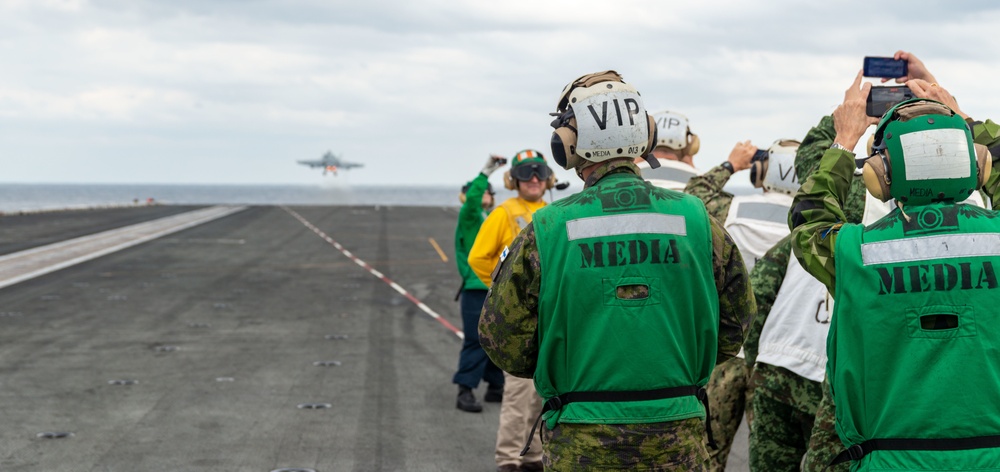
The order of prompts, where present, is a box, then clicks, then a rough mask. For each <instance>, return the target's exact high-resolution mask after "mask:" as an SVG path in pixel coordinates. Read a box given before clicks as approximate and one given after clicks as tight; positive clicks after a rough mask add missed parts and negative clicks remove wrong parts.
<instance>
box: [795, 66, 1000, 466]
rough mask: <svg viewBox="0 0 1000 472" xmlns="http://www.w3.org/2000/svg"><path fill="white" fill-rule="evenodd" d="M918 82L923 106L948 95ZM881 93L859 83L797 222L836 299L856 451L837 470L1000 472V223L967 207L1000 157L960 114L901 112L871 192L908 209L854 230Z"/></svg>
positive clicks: (840, 373)
mask: <svg viewBox="0 0 1000 472" xmlns="http://www.w3.org/2000/svg"><path fill="white" fill-rule="evenodd" d="M907 85H908V86H909V87H910V88H911V90H913V91H914V94H915V95H917V96H924V95H927V93H925V92H926V90H927V89H930V88H938V89H940V87H938V86H937V84H936V83H935V84H931V83H927V82H924V81H922V80H920V79H913V80H910V81H908V82H907ZM869 89H870V84H864V85H863V86H861V73H858V75H857V77H856V78H855V80H854V83H853V84H852V85H851V87H849V88H848V89H847V92H846V93H845V96H844V102H843V103H842V104H841V105H840V106H838V107H837V109H836V111H834V125H835V127H836V137H835V139H834V144H833V146H831V148H830V149H829V150H827V151H826V152H825V153H824V155H823V159H822V161H821V162H820V167H819V170H818V171H817V172H815V173H814V174H812V175H811V176H810V177H809V178H808V179H807V180H806V181H805V182H804V183H803V185H802V188H801V189H800V191H799V193H798V194H797V195H796V197H795V203H794V206H793V211H792V213H791V214H790V216H789V224H790V226H791V228H792V239H793V248H794V250H795V253H796V256H797V257H798V258H799V259H800V261H801V262H802V265H803V267H805V268H806V270H808V271H809V272H810V273H812V274H813V275H814V276H815V277H816V278H817V279H819V280H820V281H822V282H823V283H825V284H826V285H827V287H829V289H830V292H831V293H834V295H835V298H836V300H837V303H836V306H835V308H834V316H833V320H832V322H831V326H830V334H829V341H828V356H829V361H828V363H827V380H828V381H829V383H830V393H831V396H832V398H833V399H834V401H835V404H836V418H837V419H836V428H837V433H838V435H839V436H840V438H841V441H842V442H843V444H844V446H845V447H846V448H847V450H846V451H844V452H843V453H842V454H841V455H840V456H839V457H838V458H837V461H847V460H850V461H853V462H852V470H995V469H996V466H997V464H998V463H1000V411H998V410H997V407H996V405H997V392H998V391H1000V376H998V375H997V372H1000V356H997V352H996V348H995V346H996V345H997V344H998V343H1000V312H998V311H997V310H996V300H997V296H998V294H1000V283H998V281H997V280H998V279H997V277H998V276H997V273H996V271H997V269H996V268H997V267H1000V214H998V213H997V212H995V211H990V210H985V209H982V208H978V207H975V206H972V205H968V204H964V203H958V202H961V201H962V200H964V199H966V198H968V197H969V196H970V195H971V194H973V193H974V192H976V191H977V190H978V189H981V188H983V186H984V183H986V182H987V181H988V179H989V174H990V167H991V163H992V156H990V154H989V152H988V151H987V150H986V148H985V147H983V146H976V145H974V144H973V139H972V137H973V134H972V133H971V132H970V131H971V129H970V126H969V123H968V122H967V121H966V120H964V119H963V117H962V116H960V113H956V110H955V109H954V108H957V104H955V105H956V106H955V107H954V108H949V107H948V106H945V105H943V104H942V103H939V102H935V101H931V100H925V99H913V100H908V101H905V102H903V103H901V104H899V105H896V106H895V107H893V108H891V109H890V110H889V111H887V112H886V114H885V115H883V117H882V119H881V120H878V126H877V128H876V130H875V133H874V142H873V150H874V151H875V153H874V155H873V156H871V157H869V158H868V159H866V160H865V161H864V162H865V164H864V181H865V184H866V186H867V187H868V190H869V192H871V193H872V195H874V196H875V197H878V198H881V199H883V200H888V199H890V198H894V199H895V202H896V208H895V209H893V210H892V212H890V213H889V214H888V215H887V216H885V217H883V218H881V219H879V220H878V221H876V222H875V223H874V224H871V225H868V226H863V225H851V224H843V218H842V215H843V211H842V210H841V206H842V202H843V201H844V199H845V196H846V194H847V184H848V183H849V182H850V180H851V175H852V173H853V172H854V169H855V159H854V158H855V156H854V154H853V153H852V152H851V151H850V150H852V149H854V147H855V145H856V144H857V142H858V140H859V139H860V137H861V135H862V134H863V133H864V132H865V130H866V129H867V128H868V127H869V126H870V125H871V124H874V123H873V122H874V119H872V118H869V117H867V116H866V114H865V102H866V100H865V97H866V95H867V93H868V92H869ZM939 96H943V94H941V93H940V92H939ZM946 98H951V97H950V94H948V95H947V97H946ZM949 102H951V103H952V104H953V103H954V102H953V98H952V99H951V100H949Z"/></svg>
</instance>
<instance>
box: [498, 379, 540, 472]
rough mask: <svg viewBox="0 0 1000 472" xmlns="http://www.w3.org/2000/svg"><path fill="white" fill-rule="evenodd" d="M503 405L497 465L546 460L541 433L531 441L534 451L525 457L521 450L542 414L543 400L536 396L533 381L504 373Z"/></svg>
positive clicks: (501, 407)
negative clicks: (543, 455) (536, 420)
mask: <svg viewBox="0 0 1000 472" xmlns="http://www.w3.org/2000/svg"><path fill="white" fill-rule="evenodd" d="M503 376H504V384H503V403H501V404H500V429H499V430H497V451H496V460H497V465H498V466H500V465H505V464H516V465H520V464H521V463H522V462H539V461H541V460H542V442H541V440H539V438H538V433H537V432H536V433H535V436H534V437H533V438H531V449H530V450H529V451H528V453H527V454H525V455H524V457H521V449H524V442H525V440H527V439H528V433H530V432H531V426H532V425H533V424H534V423H535V419H536V418H538V413H539V412H540V411H542V399H541V397H539V396H538V393H536V392H535V383H534V382H533V381H532V380H531V379H522V378H520V377H514V376H513V375H510V374H508V373H506V372H504V373H503Z"/></svg>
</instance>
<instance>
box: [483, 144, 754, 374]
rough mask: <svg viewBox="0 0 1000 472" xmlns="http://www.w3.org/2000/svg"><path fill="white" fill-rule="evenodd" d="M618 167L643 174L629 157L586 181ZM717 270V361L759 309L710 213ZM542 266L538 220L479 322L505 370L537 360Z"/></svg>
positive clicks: (517, 242) (531, 366)
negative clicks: (537, 232) (627, 159)
mask: <svg viewBox="0 0 1000 472" xmlns="http://www.w3.org/2000/svg"><path fill="white" fill-rule="evenodd" d="M617 172H631V173H634V174H639V169H638V168H637V167H636V166H635V165H634V164H632V163H631V162H629V161H623V160H612V161H609V162H607V163H604V164H601V165H600V167H598V168H597V169H596V170H595V171H594V172H593V173H592V174H591V175H590V177H589V178H588V179H587V181H586V182H585V183H584V188H589V187H590V186H592V185H594V184H595V183H596V182H597V181H598V180H600V179H601V178H603V177H604V176H606V175H608V174H611V173H617ZM709 220H710V221H711V224H710V226H711V231H712V253H713V271H714V274H715V282H716V289H717V292H718V294H719V318H720V319H719V348H718V357H717V362H722V361H724V360H726V359H729V358H732V357H734V356H735V355H736V354H737V353H738V352H739V350H740V347H741V346H742V345H743V341H744V339H745V337H746V333H747V330H748V329H749V326H750V323H751V321H752V320H753V316H754V314H755V313H756V311H757V309H756V305H755V303H754V299H753V292H752V291H751V289H750V283H749V279H748V277H747V274H746V267H745V266H744V265H743V259H742V256H740V253H739V249H737V247H736V244H735V243H733V240H732V238H731V237H730V236H729V234H728V233H726V231H725V230H724V229H723V228H722V225H721V224H719V223H718V222H717V221H715V220H714V219H712V218H709ZM540 287H541V267H540V263H539V255H538V246H537V242H536V240H535V230H534V225H532V224H529V225H528V226H527V227H526V228H525V229H524V230H523V231H521V233H520V234H519V235H518V236H517V237H516V238H515V239H514V242H513V244H512V245H511V247H510V251H509V254H508V255H507V257H506V259H504V262H502V263H501V266H500V270H499V271H498V272H497V274H496V275H495V278H494V281H493V286H492V287H491V289H490V291H489V292H488V294H487V296H486V303H485V305H484V306H483V313H482V316H481V317H480V321H479V342H480V344H482V346H483V349H484V350H485V351H486V354H487V355H489V357H490V359H492V360H493V362H494V363H495V364H496V365H497V366H498V367H500V368H501V369H503V370H504V371H506V372H508V373H510V374H511V375H515V376H518V377H524V378H531V377H532V376H533V375H534V373H535V366H536V365H537V361H538V333H537V327H538V296H539V290H540Z"/></svg>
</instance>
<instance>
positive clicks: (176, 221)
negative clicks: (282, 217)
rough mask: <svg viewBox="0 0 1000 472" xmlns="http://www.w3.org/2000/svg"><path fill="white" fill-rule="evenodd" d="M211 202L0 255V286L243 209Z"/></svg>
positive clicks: (243, 208) (242, 208)
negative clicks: (162, 216)
mask: <svg viewBox="0 0 1000 472" xmlns="http://www.w3.org/2000/svg"><path fill="white" fill-rule="evenodd" d="M246 208H247V207H244V206H240V207H230V206H215V207H211V208H203V209H201V210H195V211H189V212H185V213H181V214H179V215H173V216H168V217H165V218H159V219H156V220H153V221H147V222H144V223H139V224H134V225H131V226H125V227H123V228H116V229H112V230H108V231H104V232H100V233H95V234H91V235H87V236H81V237H79V238H74V239H69V240H66V241H60V242H58V243H53V244H49V245H46V246H40V247H36V248H32V249H28V250H24V251H20V252H15V253H13V254H7V255H4V256H0V288H3V287H8V286H11V285H14V284H16V283H19V282H23V281H25V280H29V279H33V278H35V277H38V276H41V275H45V274H48V273H51V272H55V271H57V270H60V269H65V268H66V267H70V266H73V265H76V264H79V263H81V262H85V261H89V260H91V259H96V258H98V257H101V256H104V255H107V254H111V253H113V252H117V251H121V250H122V249H126V248H129V247H132V246H135V245H138V244H142V243H144V242H147V241H151V240H153V239H156V238H160V237H163V236H166V235H168V234H171V233H176V232H178V231H182V230H185V229H188V228H192V227H195V226H198V225H200V224H203V223H207V222H209V221H212V220H216V219H219V218H222V217H224V216H228V215H231V214H233V213H237V212H239V211H243V210H245V209H246Z"/></svg>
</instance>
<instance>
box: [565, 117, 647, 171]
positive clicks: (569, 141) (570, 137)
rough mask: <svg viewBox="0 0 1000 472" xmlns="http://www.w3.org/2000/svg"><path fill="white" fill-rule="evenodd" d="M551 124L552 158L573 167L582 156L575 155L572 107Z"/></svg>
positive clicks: (574, 129)
mask: <svg viewBox="0 0 1000 472" xmlns="http://www.w3.org/2000/svg"><path fill="white" fill-rule="evenodd" d="M654 124H655V123H654ZM551 126H552V127H553V128H554V129H555V131H553V132H552V138H551V139H550V141H549V145H550V147H551V148H552V160H554V161H555V162H556V164H559V166H560V167H562V168H563V169H573V168H575V167H577V166H578V165H580V164H581V163H583V158H581V157H580V156H577V155H576V116H575V115H574V114H573V109H572V108H567V109H566V111H564V112H563V113H562V114H560V115H559V116H557V117H556V119H554V120H552V124H551Z"/></svg>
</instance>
